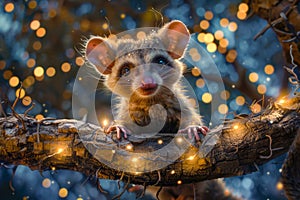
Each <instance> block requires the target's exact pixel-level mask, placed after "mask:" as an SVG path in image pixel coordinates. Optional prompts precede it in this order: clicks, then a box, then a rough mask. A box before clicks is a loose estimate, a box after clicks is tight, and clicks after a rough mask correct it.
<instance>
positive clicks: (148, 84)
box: [141, 77, 157, 89]
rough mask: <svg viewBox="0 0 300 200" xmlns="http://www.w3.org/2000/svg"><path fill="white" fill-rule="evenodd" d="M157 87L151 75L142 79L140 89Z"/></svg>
mask: <svg viewBox="0 0 300 200" xmlns="http://www.w3.org/2000/svg"><path fill="white" fill-rule="evenodd" d="M156 87H157V84H156V83H155V82H154V80H153V78H151V77H145V78H144V79H143V80H142V83H141V88H142V89H154V88H156Z"/></svg>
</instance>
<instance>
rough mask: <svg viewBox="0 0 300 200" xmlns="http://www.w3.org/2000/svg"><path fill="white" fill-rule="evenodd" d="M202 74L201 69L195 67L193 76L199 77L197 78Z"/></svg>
mask: <svg viewBox="0 0 300 200" xmlns="http://www.w3.org/2000/svg"><path fill="white" fill-rule="evenodd" d="M200 74H201V71H200V69H199V68H198V67H194V68H193V69H192V75H193V76H195V77H197V76H200Z"/></svg>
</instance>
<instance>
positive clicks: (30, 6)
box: [28, 0, 37, 9]
mask: <svg viewBox="0 0 300 200" xmlns="http://www.w3.org/2000/svg"><path fill="white" fill-rule="evenodd" d="M36 6H37V3H36V1H34V0H32V1H30V2H29V3H28V7H29V8H30V9H35V8H36Z"/></svg>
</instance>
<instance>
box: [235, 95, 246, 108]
mask: <svg viewBox="0 0 300 200" xmlns="http://www.w3.org/2000/svg"><path fill="white" fill-rule="evenodd" d="M235 102H236V104H237V105H239V106H242V105H244V104H245V98H244V97H243V96H238V97H236V99H235Z"/></svg>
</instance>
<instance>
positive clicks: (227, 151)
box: [0, 97, 300, 186]
mask: <svg viewBox="0 0 300 200" xmlns="http://www.w3.org/2000/svg"><path fill="white" fill-rule="evenodd" d="M299 106H300V98H299V97H294V98H292V99H290V100H284V101H283V100H282V101H279V102H275V103H270V105H269V106H268V107H267V108H266V110H265V111H264V112H262V113H261V114H259V115H256V116H254V115H250V116H237V118H236V119H233V120H230V121H225V123H224V126H223V127H221V126H220V127H217V128H215V129H213V130H211V132H210V133H209V134H208V135H207V136H206V137H205V138H204V140H203V143H202V145H201V147H200V150H199V149H198V148H194V147H192V148H190V149H189V150H188V151H187V152H186V153H185V154H183V155H182V156H181V157H180V158H179V159H178V160H177V161H176V162H175V163H173V164H170V165H169V166H167V167H166V168H163V169H161V170H159V171H153V172H149V173H123V172H122V171H119V170H116V169H112V168H109V167H108V166H106V165H104V164H102V163H100V162H99V161H98V160H97V159H95V158H94V157H93V156H92V155H91V154H90V153H89V152H88V151H87V150H86V148H85V147H84V145H83V143H82V141H85V142H88V143H89V144H92V145H97V146H99V147H100V148H106V149H117V150H115V151H114V153H113V154H112V157H111V161H114V159H117V157H118V156H119V155H123V156H124V155H125V156H126V154H127V153H129V151H127V150H126V149H122V148H121V149H119V150H118V148H117V147H118V146H124V145H126V144H127V143H126V142H125V141H121V143H118V142H116V140H114V135H113V136H112V135H105V134H104V133H103V131H102V128H101V127H98V126H95V125H92V124H85V123H83V122H80V121H76V120H67V119H44V120H42V121H37V120H35V119H34V118H31V117H28V116H24V115H17V114H14V116H9V117H7V118H1V119H0V127H1V129H0V131H1V135H0V160H2V163H3V165H5V164H6V163H11V164H16V165H19V164H22V165H27V166H29V167H30V168H31V169H34V170H37V169H38V170H47V169H53V168H56V169H69V170H75V171H79V172H82V173H85V174H87V175H97V176H98V177H99V178H104V179H120V178H122V179H123V180H127V181H129V180H130V182H131V183H136V184H144V183H145V184H147V185H148V184H149V185H153V184H157V185H168V186H171V185H176V184H178V180H181V182H182V183H187V182H189V183H190V182H198V181H202V180H208V179H214V178H220V177H229V176H236V175H243V174H247V173H251V172H254V171H256V170H257V166H258V165H261V164H264V163H266V162H268V161H269V160H271V159H273V158H275V157H277V156H279V155H281V154H283V153H285V152H287V151H288V149H289V147H290V145H291V144H292V142H293V140H294V137H295V135H296V133H297V129H298V128H300V113H299V108H300V107H299ZM77 127H80V131H81V138H80V137H79V135H78V128H77ZM164 138H165V136H164ZM157 139H159V138H155V140H157ZM128 140H131V138H130V137H129V139H128ZM153 145H154V146H155V145H157V146H159V144H158V143H153V141H152V142H148V143H147V142H146V143H141V144H135V145H134V148H135V149H139V151H142V150H143V149H148V148H149V146H152V147H153ZM110 151H111V150H110ZM191 152H192V153H193V154H191ZM195 152H196V153H197V152H200V154H197V156H193V158H192V159H190V156H191V155H195V154H194V153H195ZM157 159H158V160H159V159H165V160H168V159H169V158H168V154H165V155H162V156H161V157H160V158H157ZM142 162H143V161H142ZM153 162H156V161H155V160H153ZM128 167H130V166H128ZM172 170H174V171H172ZM174 172H175V173H174Z"/></svg>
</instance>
